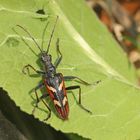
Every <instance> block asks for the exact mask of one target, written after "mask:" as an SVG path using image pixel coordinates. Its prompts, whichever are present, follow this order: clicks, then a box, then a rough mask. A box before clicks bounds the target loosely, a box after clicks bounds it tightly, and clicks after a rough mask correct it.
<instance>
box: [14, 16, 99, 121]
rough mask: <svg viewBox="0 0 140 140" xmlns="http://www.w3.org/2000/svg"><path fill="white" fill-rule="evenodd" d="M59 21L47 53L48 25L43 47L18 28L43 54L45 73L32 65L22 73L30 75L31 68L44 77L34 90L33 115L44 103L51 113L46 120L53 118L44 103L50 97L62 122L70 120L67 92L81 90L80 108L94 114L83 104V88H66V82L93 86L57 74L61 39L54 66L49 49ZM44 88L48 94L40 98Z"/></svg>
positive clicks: (74, 77) (41, 58) (60, 55)
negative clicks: (45, 47) (38, 92)
mask: <svg viewBox="0 0 140 140" xmlns="http://www.w3.org/2000/svg"><path fill="white" fill-rule="evenodd" d="M57 21H58V16H57V18H56V21H55V24H54V27H53V29H52V33H51V35H50V39H49V42H48V48H47V51H44V50H43V42H44V35H45V31H46V28H47V26H48V23H47V24H46V26H45V28H44V30H43V33H42V44H41V47H40V46H39V45H38V43H37V42H36V40H35V39H34V38H33V37H32V35H31V34H30V33H29V32H28V31H27V30H26V29H25V28H23V27H22V26H20V25H17V27H19V28H21V29H22V30H23V31H25V32H26V33H27V34H28V35H29V37H30V38H31V39H32V40H33V42H34V43H35V45H36V47H37V48H38V49H39V50H40V52H41V56H40V61H41V62H42V65H43V71H40V70H36V69H35V68H34V67H33V66H31V65H30V64H28V65H25V66H24V67H23V70H22V71H23V73H24V74H26V71H25V70H28V73H29V68H30V69H32V70H33V71H35V72H36V73H37V74H41V75H42V76H43V81H42V82H41V83H40V84H39V85H37V86H36V87H35V88H34V90H35V95H36V100H37V101H36V105H35V107H34V109H33V113H34V111H35V108H36V107H38V103H39V102H40V101H42V102H43V103H44V105H45V106H46V107H47V109H48V111H49V114H48V116H47V118H46V119H45V120H48V119H49V118H50V116H51V109H50V107H49V106H48V104H47V103H46V101H44V99H45V98H46V97H48V96H49V97H50V98H51V100H52V102H53V104H54V106H55V109H56V111H57V114H58V116H59V117H60V118H61V119H62V120H66V119H68V114H69V105H68V98H67V92H66V91H67V90H74V89H79V102H78V103H79V105H80V107H81V108H82V109H83V110H85V111H86V112H88V113H92V112H91V111H89V110H88V109H86V108H85V107H84V106H83V105H82V103H81V87H80V86H79V85H75V86H69V87H65V84H64V81H67V80H75V79H76V80H79V81H80V82H81V83H82V84H84V85H91V84H89V83H87V82H86V81H84V80H82V79H80V78H78V77H76V76H63V75H62V73H57V72H56V68H57V67H58V65H59V63H60V62H61V60H62V53H61V52H60V50H59V38H58V39H57V42H56V51H57V56H58V58H57V59H56V61H55V63H54V64H52V57H51V55H50V54H49V48H50V44H51V40H52V37H53V34H54V30H55V27H56V24H57ZM14 31H15V30H14ZM15 32H16V31H15ZM16 33H17V32H16ZM17 34H18V33H17ZM18 35H19V34H18ZM20 37H21V36H20ZM21 39H22V40H23V41H24V42H25V43H26V45H27V46H28V47H30V46H29V45H28V43H27V42H26V41H25V40H24V38H23V37H21ZM30 49H31V47H30ZM99 82H100V81H97V82H95V83H94V85H95V84H98V83H99ZM43 87H45V88H46V90H47V92H46V93H45V94H43V95H42V96H41V97H39V96H38V94H37V90H39V89H41V88H43Z"/></svg>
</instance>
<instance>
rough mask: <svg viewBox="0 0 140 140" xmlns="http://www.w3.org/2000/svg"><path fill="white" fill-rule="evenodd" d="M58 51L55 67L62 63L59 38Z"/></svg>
mask: <svg viewBox="0 0 140 140" xmlns="http://www.w3.org/2000/svg"><path fill="white" fill-rule="evenodd" d="M56 52H57V59H56V61H55V63H54V66H55V68H57V67H58V65H59V64H60V62H61V60H62V53H61V52H60V50H59V38H58V39H57V42H56Z"/></svg>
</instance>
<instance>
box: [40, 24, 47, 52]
mask: <svg viewBox="0 0 140 140" xmlns="http://www.w3.org/2000/svg"><path fill="white" fill-rule="evenodd" d="M48 24H49V22H47V24H46V26H45V28H44V30H43V33H42V43H41V50H43V44H44V37H45V32H46V29H47V27H48Z"/></svg>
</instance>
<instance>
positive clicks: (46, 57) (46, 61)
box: [41, 52, 56, 77]
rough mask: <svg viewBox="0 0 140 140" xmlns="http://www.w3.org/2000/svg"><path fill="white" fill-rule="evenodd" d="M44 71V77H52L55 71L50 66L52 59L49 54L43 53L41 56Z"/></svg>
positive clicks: (52, 66) (51, 65)
mask: <svg viewBox="0 0 140 140" xmlns="http://www.w3.org/2000/svg"><path fill="white" fill-rule="evenodd" d="M41 59H42V63H43V67H44V71H45V72H46V76H47V77H48V76H50V77H53V76H54V75H55V74H56V69H55V67H54V65H53V64H52V57H51V55H50V54H47V53H46V52H43V53H42V55H41Z"/></svg>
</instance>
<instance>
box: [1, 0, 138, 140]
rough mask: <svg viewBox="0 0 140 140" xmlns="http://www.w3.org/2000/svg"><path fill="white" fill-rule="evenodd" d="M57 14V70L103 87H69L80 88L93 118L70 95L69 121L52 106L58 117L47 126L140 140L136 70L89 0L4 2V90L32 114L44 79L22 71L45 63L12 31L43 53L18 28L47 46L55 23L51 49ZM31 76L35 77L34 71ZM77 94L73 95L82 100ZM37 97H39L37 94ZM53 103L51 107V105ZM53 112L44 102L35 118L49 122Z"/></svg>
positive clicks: (91, 135) (104, 138) (87, 134)
mask: <svg viewBox="0 0 140 140" xmlns="http://www.w3.org/2000/svg"><path fill="white" fill-rule="evenodd" d="M42 7H44V11H45V13H46V14H45V15H41V14H37V13H36V11H38V10H39V9H42ZM48 15H50V16H48ZM57 15H58V16H59V21H58V24H57V28H56V31H55V34H54V38H53V41H52V44H51V48H50V53H51V54H52V56H53V62H54V61H55V59H56V57H57V55H56V51H55V50H56V47H55V43H56V39H57V38H60V50H61V51H62V54H63V60H62V62H61V64H60V65H59V67H58V69H57V71H58V72H62V73H63V74H64V75H73V76H78V77H80V78H81V79H84V80H86V81H88V82H89V83H94V82H95V81H97V80H101V81H102V82H101V83H100V84H98V85H97V86H96V87H95V86H84V85H82V84H80V83H77V82H76V81H72V82H66V86H68V85H79V84H80V86H81V88H82V103H83V105H84V106H86V107H87V108H89V109H90V110H91V111H92V112H93V114H92V115H90V114H88V113H86V112H85V111H84V110H82V109H81V108H80V107H79V106H78V105H77V104H76V101H75V98H74V97H73V95H72V94H70V93H68V98H69V106H70V114H69V120H68V121H62V120H61V119H59V118H57V116H56V115H55V113H54V109H53V107H52V106H51V105H52V104H51V105H50V106H51V108H52V110H53V112H52V117H51V118H50V119H49V120H48V121H47V122H46V123H48V124H50V125H51V126H53V127H54V128H55V129H57V130H61V131H63V132H66V133H70V132H72V133H77V134H78V135H81V136H83V137H86V138H91V139H96V140H99V139H100V140H112V139H113V140H125V139H138V138H140V135H139V128H140V115H139V110H140V94H139V87H138V86H137V84H136V83H137V79H136V77H135V70H134V68H133V67H132V66H130V65H129V63H128V60H127V56H126V54H125V53H124V52H123V51H122V50H121V48H120V46H119V45H118V44H117V43H116V42H115V41H114V39H113V38H112V36H111V35H110V34H109V33H108V31H107V30H106V28H105V27H104V26H103V25H102V24H101V23H100V21H99V20H98V19H97V17H96V16H95V14H94V13H93V12H92V11H91V10H90V9H89V8H88V7H87V6H86V3H85V1H84V0H76V1H74V0H67V1H66V0H50V1H49V2H47V1H43V0H40V1H39V0H36V1H34V0H30V1H28V0H24V1H18V0H11V1H2V0H1V1H0V18H1V22H0V27H1V31H0V42H1V43H0V52H1V55H0V60H1V62H0V69H1V73H0V79H1V80H0V85H1V86H2V87H3V88H4V89H5V90H7V91H8V93H9V96H10V97H11V98H12V99H13V100H14V101H15V103H16V105H17V106H20V108H21V110H23V111H25V112H27V113H29V114H31V112H32V109H33V103H34V100H33V99H32V98H31V96H30V94H29V93H30V91H31V90H32V89H33V88H34V87H35V86H36V85H37V84H38V83H39V82H40V81H41V77H40V76H31V77H29V76H28V75H23V73H22V68H23V66H24V65H26V64H31V65H32V66H34V67H35V68H37V69H40V67H41V64H40V62H39V60H38V58H37V56H35V55H34V54H33V53H32V52H31V50H30V49H29V48H28V47H27V46H26V45H25V44H24V42H23V41H22V40H21V39H20V37H19V36H18V35H16V34H15V33H14V32H13V30H12V28H13V27H14V28H15V30H16V31H17V32H18V33H19V34H20V35H21V36H23V37H24V39H25V40H26V41H27V42H28V43H29V44H30V46H31V47H32V49H33V50H34V51H35V52H36V53H37V54H38V53H39V50H38V48H37V47H36V46H35V45H34V43H33V41H32V40H31V39H30V38H29V36H28V35H27V34H26V33H25V32H24V31H22V30H21V29H19V28H18V27H16V24H19V25H21V26H23V27H25V28H26V29H28V31H30V33H31V34H32V35H33V36H34V37H35V39H36V41H37V42H38V43H39V44H41V40H42V38H41V36H42V32H43V29H44V26H45V25H46V23H47V21H49V26H48V28H47V31H46V35H45V42H44V49H47V42H48V40H49V36H50V33H51V31H52V27H53V25H54V22H55V19H56V16H57ZM31 74H34V72H33V71H31ZM77 93H78V91H73V94H74V95H75V97H76V98H77V99H78V94H77ZM31 94H32V96H33V97H34V98H35V96H34V93H31ZM39 94H40V95H41V93H40V92H39ZM47 102H48V103H49V104H50V100H47ZM47 113H48V112H47V109H46V108H45V106H44V105H43V104H42V103H40V104H39V109H36V112H35V114H34V116H35V117H37V118H39V119H40V120H43V119H44V118H45V117H46V116H47Z"/></svg>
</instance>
